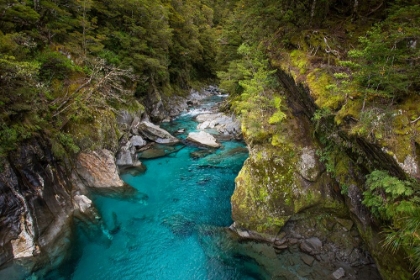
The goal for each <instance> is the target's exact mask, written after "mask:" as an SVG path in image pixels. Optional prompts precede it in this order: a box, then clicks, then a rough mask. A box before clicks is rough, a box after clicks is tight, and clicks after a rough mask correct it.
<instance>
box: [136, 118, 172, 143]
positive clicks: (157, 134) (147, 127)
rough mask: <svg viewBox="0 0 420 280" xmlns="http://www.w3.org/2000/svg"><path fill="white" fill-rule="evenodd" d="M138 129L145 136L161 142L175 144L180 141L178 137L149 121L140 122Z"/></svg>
mask: <svg viewBox="0 0 420 280" xmlns="http://www.w3.org/2000/svg"><path fill="white" fill-rule="evenodd" d="M138 131H139V133H141V134H142V135H143V136H144V137H145V138H147V139H149V140H151V141H154V142H156V143H159V144H175V143H178V142H179V139H178V138H176V137H174V136H172V135H171V134H170V133H169V132H167V131H166V130H164V129H162V128H160V127H159V126H157V125H155V124H153V123H151V122H148V121H143V122H141V123H139V125H138Z"/></svg>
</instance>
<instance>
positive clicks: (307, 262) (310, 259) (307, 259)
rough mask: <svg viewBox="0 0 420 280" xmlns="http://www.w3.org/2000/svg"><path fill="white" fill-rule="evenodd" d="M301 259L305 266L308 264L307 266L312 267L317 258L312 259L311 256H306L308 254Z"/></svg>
mask: <svg viewBox="0 0 420 280" xmlns="http://www.w3.org/2000/svg"><path fill="white" fill-rule="evenodd" d="M300 259H301V260H302V261H303V262H304V263H305V264H307V265H309V266H312V264H313V263H314V261H315V258H314V257H311V256H309V255H306V254H302V255H301V256H300Z"/></svg>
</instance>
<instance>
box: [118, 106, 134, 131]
mask: <svg viewBox="0 0 420 280" xmlns="http://www.w3.org/2000/svg"><path fill="white" fill-rule="evenodd" d="M133 119H134V118H133V116H132V115H131V114H130V113H129V112H128V111H126V110H122V111H120V112H118V115H117V123H118V126H119V127H120V128H121V129H122V130H123V131H128V129H129V128H130V126H131V124H132V123H133Z"/></svg>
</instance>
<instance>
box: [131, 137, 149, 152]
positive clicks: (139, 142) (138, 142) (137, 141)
mask: <svg viewBox="0 0 420 280" xmlns="http://www.w3.org/2000/svg"><path fill="white" fill-rule="evenodd" d="M130 142H131V144H132V145H133V146H134V147H135V148H136V149H138V148H142V147H144V146H146V144H147V142H146V140H144V139H143V138H142V137H141V136H139V135H134V136H133V137H131V138H130Z"/></svg>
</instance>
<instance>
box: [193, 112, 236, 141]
mask: <svg viewBox="0 0 420 280" xmlns="http://www.w3.org/2000/svg"><path fill="white" fill-rule="evenodd" d="M196 120H197V121H198V122H199V123H200V124H198V126H197V129H199V130H204V129H216V130H217V132H218V133H220V134H223V135H231V136H232V137H233V138H236V137H238V136H239V135H240V134H241V124H240V122H239V121H238V120H237V119H236V118H235V117H234V116H231V117H228V116H226V115H225V114H223V113H208V114H201V115H198V116H197V117H196Z"/></svg>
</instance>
